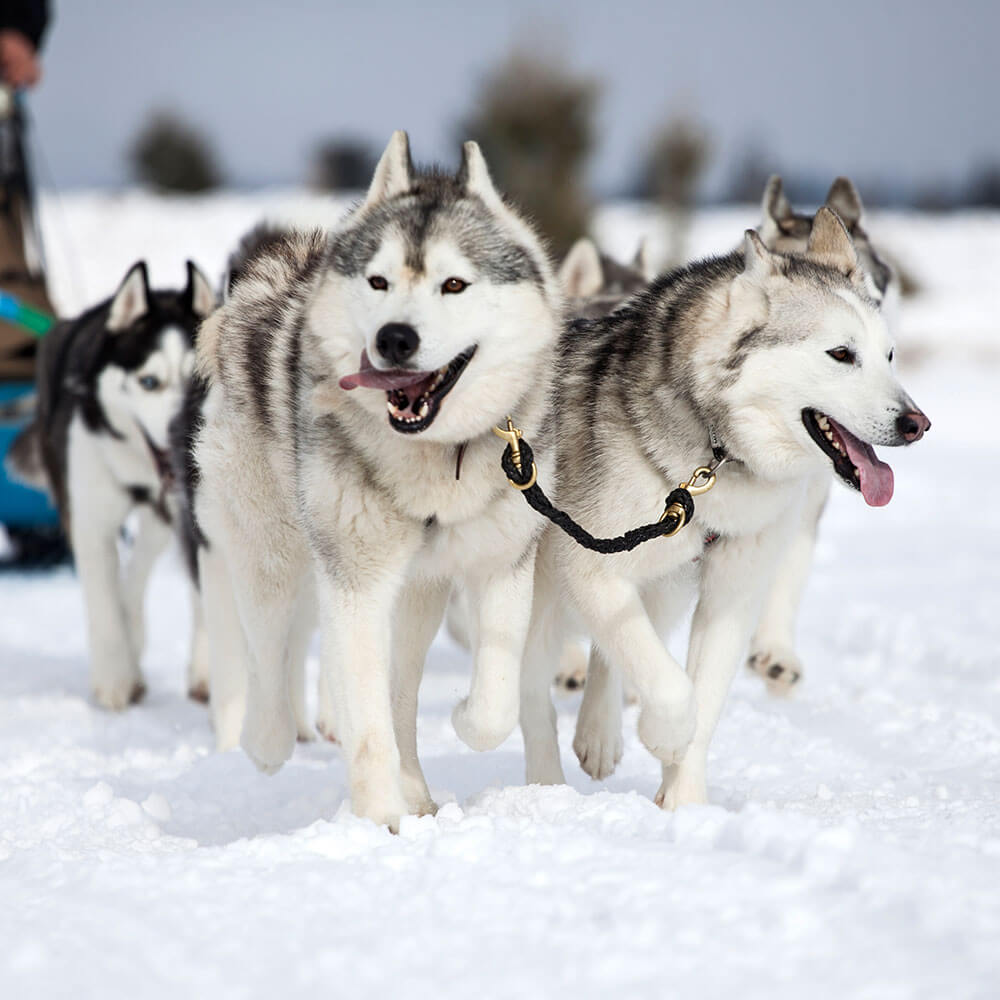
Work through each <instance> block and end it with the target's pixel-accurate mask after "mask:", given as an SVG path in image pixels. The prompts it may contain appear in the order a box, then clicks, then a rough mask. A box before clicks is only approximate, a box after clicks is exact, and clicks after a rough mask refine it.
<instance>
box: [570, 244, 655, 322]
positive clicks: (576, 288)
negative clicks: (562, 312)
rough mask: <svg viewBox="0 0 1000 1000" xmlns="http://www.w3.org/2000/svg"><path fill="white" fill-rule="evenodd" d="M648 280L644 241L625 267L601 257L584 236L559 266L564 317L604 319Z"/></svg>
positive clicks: (649, 275) (648, 272) (644, 285)
mask: <svg viewBox="0 0 1000 1000" xmlns="http://www.w3.org/2000/svg"><path fill="white" fill-rule="evenodd" d="M652 277H653V275H652V274H651V273H650V268H649V265H648V262H647V259H646V244H645V242H643V243H641V244H640V245H639V249H638V250H637V251H636V255H635V257H634V258H633V260H632V263H631V265H625V264H619V263H618V261H616V260H614V259H613V258H611V257H608V256H606V255H605V254H602V253H601V252H600V251H599V250H598V249H597V246H596V245H595V244H594V242H593V240H589V239H587V237H585V236H584V237H582V238H581V239H578V240H577V241H576V243H574V244H573V246H572V247H570V250H569V253H568V254H566V257H565V259H564V260H563V262H562V264H561V265H560V266H559V282H560V284H561V285H562V289H563V294H564V295H565V296H566V300H567V302H566V305H567V310H568V314H569V315H570V316H572V317H573V318H574V319H578V318H585V319H596V318H598V317H600V316H606V315H607V314H608V313H610V312H613V311H614V310H615V309H617V308H618V306H619V305H620V304H621V303H622V302H624V301H625V299H627V298H628V297H629V296H630V295H634V294H635V293H636V292H639V291H641V290H642V289H643V288H645V287H646V285H648V284H649V282H650V280H651V279H652Z"/></svg>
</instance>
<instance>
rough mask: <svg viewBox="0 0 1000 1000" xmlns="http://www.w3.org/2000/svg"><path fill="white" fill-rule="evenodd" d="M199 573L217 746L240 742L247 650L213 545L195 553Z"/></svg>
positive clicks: (221, 560)
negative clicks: (196, 554)
mask: <svg viewBox="0 0 1000 1000" xmlns="http://www.w3.org/2000/svg"><path fill="white" fill-rule="evenodd" d="M198 576H199V579H200V580H201V597H202V602H203V605H204V616H205V641H206V645H207V647H208V659H209V666H210V690H211V697H210V706H211V710H212V723H213V727H214V729H215V746H216V749H218V750H232V749H233V748H234V747H238V746H239V745H240V733H241V732H242V730H243V716H244V715H245V714H246V701H247V675H248V672H249V666H248V664H249V660H250V651H249V649H248V648H247V641H246V635H245V634H244V632H243V625H242V623H241V622H240V616H239V612H238V611H237V608H236V598H235V596H234V594H233V584H232V580H231V579H230V575H229V568H228V566H227V565H226V561H225V558H224V556H223V555H222V552H221V551H220V550H219V548H218V547H217V546H215V545H212V546H210V547H208V548H205V549H202V550H201V552H200V553H199V554H198Z"/></svg>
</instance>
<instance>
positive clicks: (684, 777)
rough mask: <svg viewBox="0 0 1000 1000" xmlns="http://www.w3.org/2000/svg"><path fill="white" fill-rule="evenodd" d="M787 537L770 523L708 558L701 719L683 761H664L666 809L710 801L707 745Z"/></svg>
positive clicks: (697, 679) (699, 645)
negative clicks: (707, 777)
mask: <svg viewBox="0 0 1000 1000" xmlns="http://www.w3.org/2000/svg"><path fill="white" fill-rule="evenodd" d="M786 541H787V534H786V531H785V530H784V529H783V528H781V527H780V526H778V527H772V528H769V529H767V530H765V531H763V532H761V533H760V534H758V535H752V536H748V537H745V538H724V539H722V540H720V541H718V542H716V543H715V545H714V546H712V547H711V548H710V549H709V550H708V551H707V552H706V554H705V556H704V560H703V562H704V565H703V570H702V579H701V587H700V590H699V600H698V606H697V608H696V610H695V614H694V620H693V621H692V623H691V640H690V643H689V645H688V673H689V675H690V676H691V679H692V681H693V682H694V691H695V697H696V698H697V701H698V721H697V727H696V729H695V733H694V739H693V740H692V741H691V746H690V747H689V749H688V752H687V754H686V755H685V756H684V759H683V760H682V761H678V762H674V763H670V762H664V767H663V783H662V784H661V786H660V789H659V791H658V792H657V794H656V802H657V804H658V805H661V806H663V807H664V808H666V809H676V808H677V807H678V806H682V805H688V804H692V803H705V802H707V801H708V789H707V784H706V766H707V762H708V746H709V743H710V741H711V739H712V734H713V733H714V732H715V727H716V724H717V723H718V721H719V716H720V715H721V713H722V706H723V703H724V702H725V698H726V693H727V692H728V690H729V685H730V683H731V682H732V679H733V677H734V676H735V674H736V671H737V669H738V668H739V664H740V660H741V659H742V657H743V656H744V655H745V654H746V648H747V643H748V642H749V639H750V633H751V631H752V629H753V626H754V623H755V622H756V621H757V617H758V615H759V614H760V605H761V602H762V601H763V598H764V594H765V593H766V591H767V587H768V584H769V583H770V580H771V576H772V575H773V572H774V567H775V564H776V562H777V559H778V557H779V555H780V553H781V551H782V549H783V548H784V546H785V544H786Z"/></svg>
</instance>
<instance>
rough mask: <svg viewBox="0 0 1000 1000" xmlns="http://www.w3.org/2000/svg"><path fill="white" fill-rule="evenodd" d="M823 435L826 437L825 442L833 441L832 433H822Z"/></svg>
mask: <svg viewBox="0 0 1000 1000" xmlns="http://www.w3.org/2000/svg"><path fill="white" fill-rule="evenodd" d="M823 435H824V436H825V437H826V439H827V441H832V440H833V431H824V432H823Z"/></svg>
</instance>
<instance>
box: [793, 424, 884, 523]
mask: <svg viewBox="0 0 1000 1000" xmlns="http://www.w3.org/2000/svg"><path fill="white" fill-rule="evenodd" d="M802 423H803V424H805V428H806V430H807V431H808V432H809V436H810V437H811V438H812V439H813V440H814V441H815V442H816V444H817V445H819V449H820V451H822V452H823V453H824V454H825V455H826V456H827V457H828V458H829V459H830V461H832V462H833V470H834V472H836V473H837V475H838V476H840V478H841V479H843V480H844V482H845V483H847V485H848V486H851V487H853V488H854V489H856V490H858V492H859V493H860V494H861V495H862V496H863V497H864V498H865V503H867V504H868V505H869V506H870V507H884V506H885V505H886V504H887V503H888V502H889V501H890V500H891V499H892V490H893V475H892V469H890V468H889V466H888V465H886V463H885V462H883V461H882V460H881V459H880V458H879V457H878V455H876V454H875V449H874V448H872V446H871V445H870V444H868V443H867V442H865V441H862V440H861V439H860V438H857V437H855V436H854V435H853V434H852V433H851V432H850V431H849V430H848V429H847V428H846V427H842V426H841V425H840V424H838V423H837V422H836V421H835V420H834V419H833V418H832V417H828V416H826V415H825V414H823V413H820V412H819V410H810V409H805V410H803V411H802Z"/></svg>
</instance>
